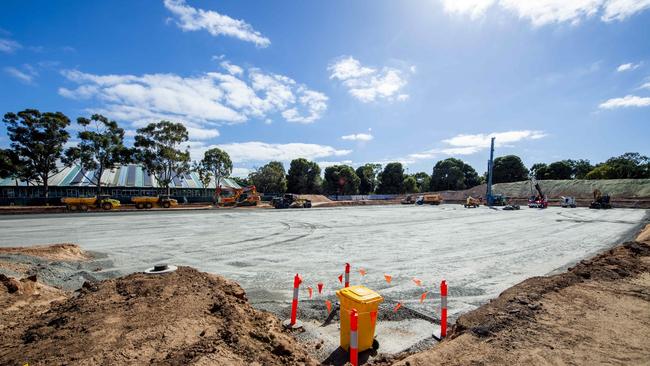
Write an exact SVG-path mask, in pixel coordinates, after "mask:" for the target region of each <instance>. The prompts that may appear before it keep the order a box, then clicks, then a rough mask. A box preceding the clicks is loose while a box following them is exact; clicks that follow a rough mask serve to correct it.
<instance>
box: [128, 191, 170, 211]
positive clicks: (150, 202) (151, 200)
mask: <svg viewBox="0 0 650 366" xmlns="http://www.w3.org/2000/svg"><path fill="white" fill-rule="evenodd" d="M131 202H133V203H135V208H137V209H138V210H141V209H150V208H153V207H162V208H170V207H175V206H178V201H177V200H175V199H173V198H171V197H169V196H167V195H162V196H139V197H131Z"/></svg>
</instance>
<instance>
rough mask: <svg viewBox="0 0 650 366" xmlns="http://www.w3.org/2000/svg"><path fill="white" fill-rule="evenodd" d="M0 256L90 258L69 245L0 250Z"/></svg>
mask: <svg viewBox="0 0 650 366" xmlns="http://www.w3.org/2000/svg"><path fill="white" fill-rule="evenodd" d="M0 254H23V255H29V256H32V257H39V258H43V259H49V260H59V261H83V260H88V259H91V258H92V256H91V255H90V254H88V253H86V252H84V251H83V250H82V249H81V248H80V247H79V246H78V245H76V244H70V243H64V244H52V245H36V246H31V247H8V248H0Z"/></svg>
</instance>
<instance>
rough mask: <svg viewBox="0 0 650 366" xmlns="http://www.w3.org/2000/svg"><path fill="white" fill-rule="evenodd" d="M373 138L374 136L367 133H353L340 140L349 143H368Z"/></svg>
mask: <svg viewBox="0 0 650 366" xmlns="http://www.w3.org/2000/svg"><path fill="white" fill-rule="evenodd" d="M373 138H374V136H373V135H371V134H369V133H353V134H351V135H345V136H341V139H343V140H350V141H370V140H372V139H373Z"/></svg>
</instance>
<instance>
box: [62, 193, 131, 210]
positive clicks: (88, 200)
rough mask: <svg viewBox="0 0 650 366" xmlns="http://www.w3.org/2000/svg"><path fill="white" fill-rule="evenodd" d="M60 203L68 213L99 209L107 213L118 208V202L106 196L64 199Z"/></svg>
mask: <svg viewBox="0 0 650 366" xmlns="http://www.w3.org/2000/svg"><path fill="white" fill-rule="evenodd" d="M61 203H63V204H65V208H66V209H67V210H68V211H88V209H89V208H91V207H94V208H101V209H103V210H106V211H109V210H112V209H113V208H116V207H120V201H118V200H116V199H112V198H111V197H110V196H108V195H99V196H95V197H64V198H61Z"/></svg>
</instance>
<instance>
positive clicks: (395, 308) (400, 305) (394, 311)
mask: <svg viewBox="0 0 650 366" xmlns="http://www.w3.org/2000/svg"><path fill="white" fill-rule="evenodd" d="M401 307H402V303H401V302H398V303H397V305H395V307H394V308H393V313H396V312H397V310H399V308H401Z"/></svg>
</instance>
